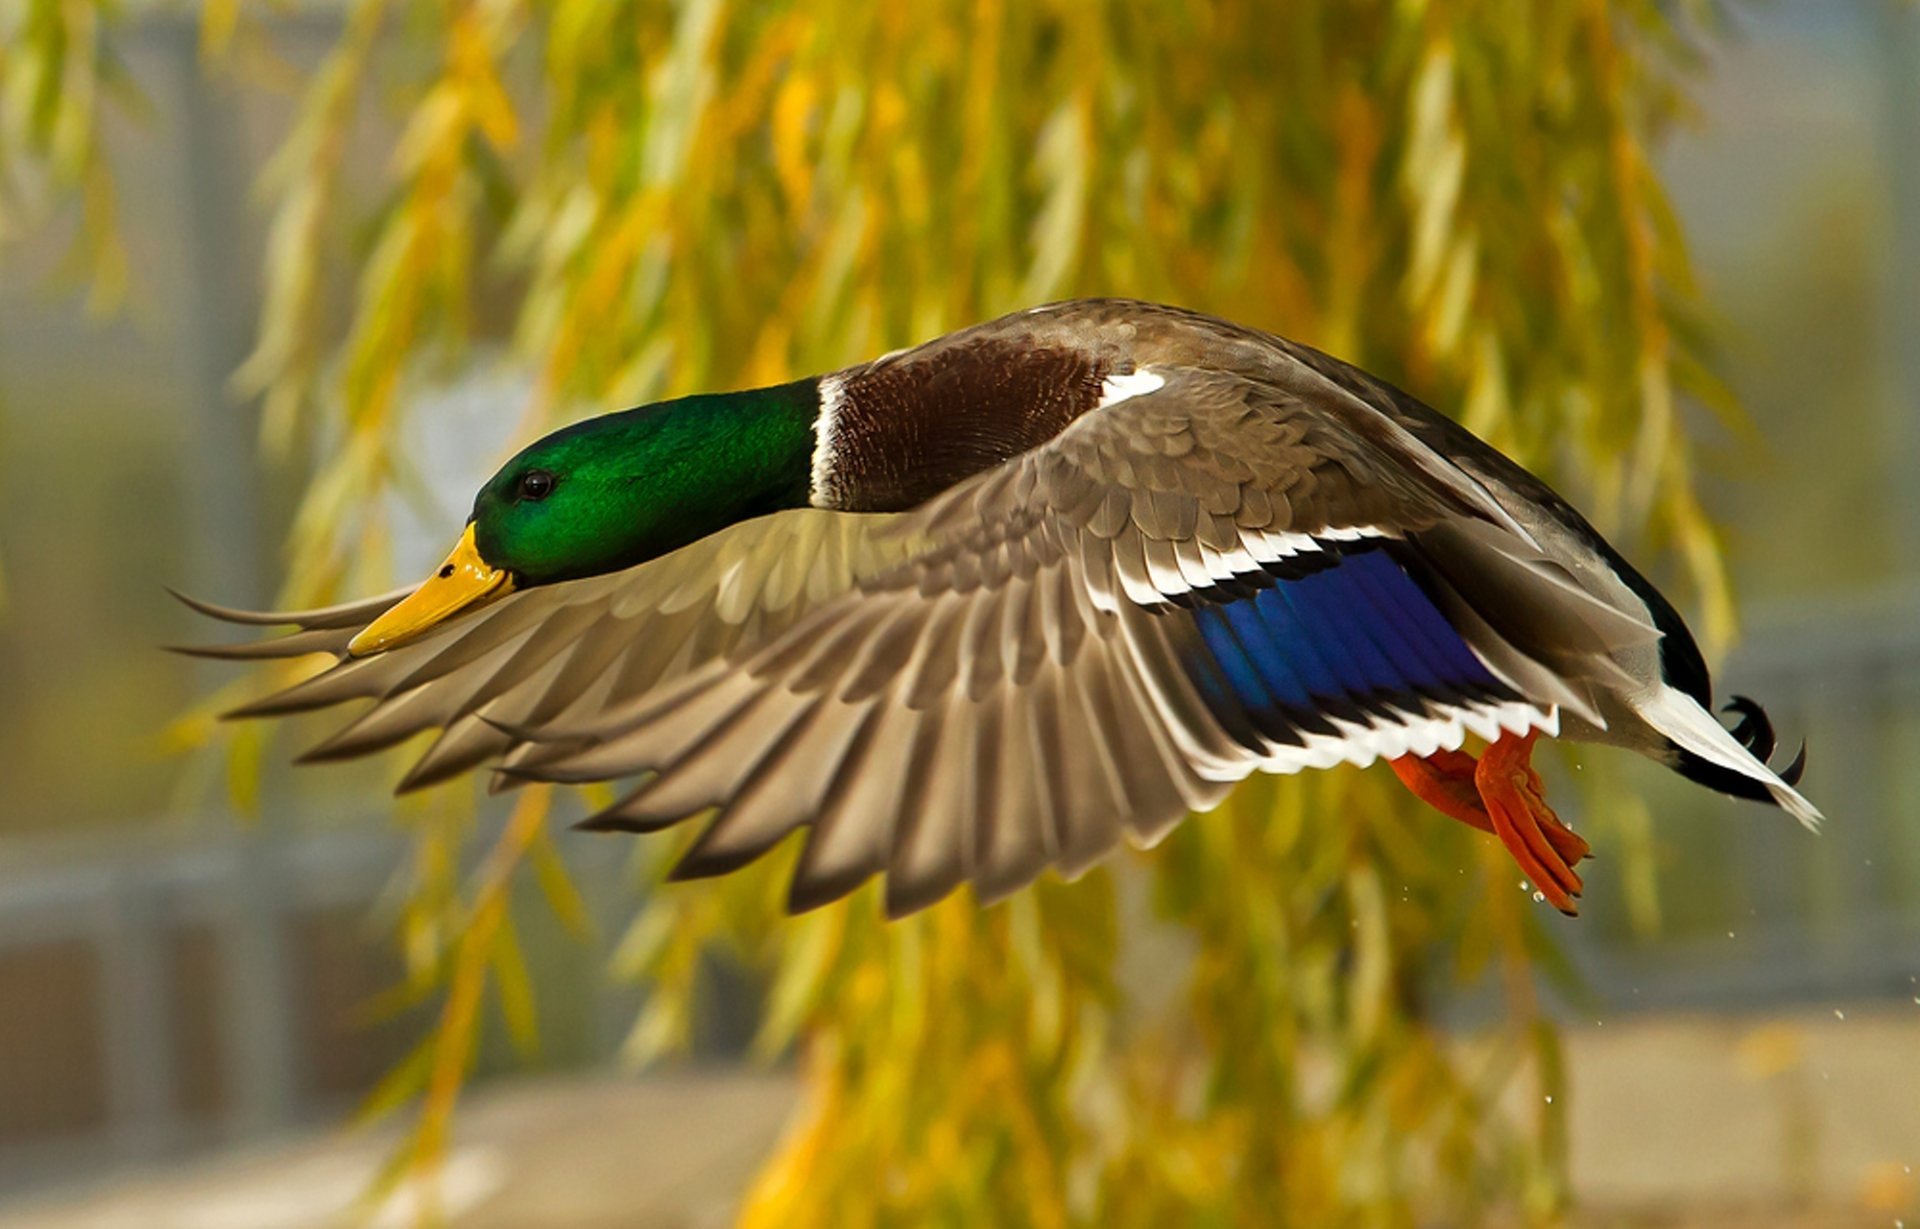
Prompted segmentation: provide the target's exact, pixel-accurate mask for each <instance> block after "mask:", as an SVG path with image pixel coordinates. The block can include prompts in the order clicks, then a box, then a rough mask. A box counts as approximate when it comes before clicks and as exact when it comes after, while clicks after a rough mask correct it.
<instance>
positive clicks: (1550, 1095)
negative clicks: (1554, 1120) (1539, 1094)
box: [1547, 1093, 1553, 1105]
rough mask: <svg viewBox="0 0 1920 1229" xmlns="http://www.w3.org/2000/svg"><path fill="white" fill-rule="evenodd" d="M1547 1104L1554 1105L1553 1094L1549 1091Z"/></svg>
mask: <svg viewBox="0 0 1920 1229" xmlns="http://www.w3.org/2000/svg"><path fill="white" fill-rule="evenodd" d="M1547 1104H1548V1105H1552V1104H1553V1094H1552V1093H1548V1094H1547Z"/></svg>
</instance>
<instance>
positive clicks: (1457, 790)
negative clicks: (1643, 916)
mask: <svg viewBox="0 0 1920 1229" xmlns="http://www.w3.org/2000/svg"><path fill="white" fill-rule="evenodd" d="M1537 737H1538V734H1537V733H1536V732H1534V731H1528V732H1527V733H1526V734H1502V735H1501V736H1500V738H1499V739H1497V740H1496V741H1495V742H1493V743H1492V744H1491V745H1490V746H1488V748H1487V749H1486V751H1485V753H1483V754H1482V755H1481V757H1480V758H1479V760H1477V761H1476V760H1475V759H1474V757H1472V756H1471V755H1468V754H1467V753H1466V752H1464V751H1440V752H1436V753H1435V754H1433V755H1430V756H1425V757H1421V756H1414V755H1408V756H1402V757H1401V758H1399V759H1397V760H1394V761H1393V762H1392V763H1393V771H1394V774H1395V775H1396V776H1398V777H1399V778H1400V780H1401V781H1402V782H1403V783H1405V785H1406V786H1407V788H1408V789H1410V790H1412V791H1413V793H1414V794H1416V795H1417V796H1419V797H1420V798H1421V799H1422V800H1423V801H1425V802H1426V803H1427V804H1428V805H1429V806H1432V807H1433V808H1434V809H1435V810H1437V811H1439V812H1440V813H1441V814H1443V815H1447V816H1450V817H1452V818H1454V819H1457V820H1459V821H1460V822H1461V823H1464V824H1467V825H1469V826H1471V827H1473V828H1477V829H1479V830H1480V831H1482V832H1491V833H1493V834H1494V835H1495V836H1498V837H1499V838H1500V843H1501V844H1503V845H1505V846H1506V847H1507V851H1508V852H1509V853H1511V854H1512V855H1513V858H1514V861H1515V862H1517V863H1519V864H1520V869H1521V871H1522V872H1524V873H1525V874H1526V876H1527V878H1528V879H1529V880H1530V881H1531V882H1532V883H1533V885H1534V887H1535V888H1536V889H1537V890H1538V891H1539V893H1540V894H1541V896H1543V897H1544V898H1546V900H1547V901H1548V902H1549V903H1551V904H1552V905H1553V907H1554V908H1556V909H1558V910H1560V912H1562V913H1565V914H1567V915H1569V916H1572V915H1574V914H1577V913H1578V912H1579V906H1578V905H1576V904H1575V901H1576V900H1577V898H1578V897H1579V896H1580V893H1581V891H1582V889H1583V888H1584V886H1585V885H1584V884H1582V883H1581V880H1580V876H1579V875H1578V874H1576V873H1575V872H1574V869H1573V868H1574V866H1575V865H1576V864H1577V863H1579V861H1580V860H1581V859H1582V858H1585V857H1587V856H1588V855H1589V853H1591V847H1590V846H1588V844H1587V842H1586V841H1585V840H1584V839H1582V838H1581V836H1580V835H1579V834H1578V833H1576V832H1574V830H1573V829H1571V828H1569V827H1567V826H1566V825H1565V824H1564V823H1562V822H1561V821H1560V817H1559V816H1557V815H1555V814H1554V813H1553V808H1552V807H1550V806H1548V805H1547V800H1546V797H1545V794H1544V792H1543V787H1542V785H1541V781H1540V774H1539V773H1537V772H1535V771H1534V770H1533V765H1532V764H1531V763H1530V759H1531V757H1532V754H1533V744H1534V740H1535V739H1536V738H1537Z"/></svg>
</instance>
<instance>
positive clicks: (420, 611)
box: [347, 525, 513, 657]
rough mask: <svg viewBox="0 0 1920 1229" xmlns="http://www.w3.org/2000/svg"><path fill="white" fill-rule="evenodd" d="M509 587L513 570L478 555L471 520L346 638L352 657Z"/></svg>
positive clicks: (407, 637)
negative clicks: (413, 580) (411, 584)
mask: <svg viewBox="0 0 1920 1229" xmlns="http://www.w3.org/2000/svg"><path fill="white" fill-rule="evenodd" d="M511 592H513V574H512V573H510V572H508V571H506V570H505V569H504V568H496V567H494V566H492V565H491V564H489V563H488V562H487V561H486V560H484V559H482V558H480V551H479V549H478V548H477V547H475V546H474V544H473V526H472V525H468V526H467V531H466V532H465V533H463V534H461V535H460V543H459V545H457V546H455V547H454V548H453V553H452V554H451V555H448V556H447V561H446V562H445V563H443V564H441V565H440V566H439V568H437V569H436V570H435V571H434V573H433V575H431V576H429V577H427V578H426V580H424V581H422V582H421V583H420V587H419V588H418V589H415V590H414V591H413V592H412V593H409V594H407V596H405V597H403V598H401V599H400V601H399V603H398V604H397V605H395V606H394V607H393V608H392V609H391V610H389V611H387V613H385V614H383V615H381V616H380V617H379V618H377V619H375V620H374V621H373V622H371V623H369V624H367V625H366V627H365V628H363V629H361V632H360V634H359V635H358V636H355V637H354V638H353V639H352V640H350V641H349V642H348V643H347V653H348V655H349V656H352V657H368V656H371V655H372V654H375V653H384V652H386V651H387V650H388V649H392V648H398V647H399V646H401V645H403V644H406V643H408V642H409V641H413V640H418V639H419V638H420V637H422V636H424V635H426V634H427V633H428V632H430V631H432V630H433V629H434V628H436V627H438V626H440V625H441V624H442V623H445V622H446V621H447V620H448V619H451V618H453V616H455V615H457V614H460V613H462V612H464V611H468V610H476V609H478V608H479V607H481V606H484V605H486V604H487V603H488V602H491V601H493V600H495V599H496V598H501V597H505V596H506V595H507V594H509V593H511Z"/></svg>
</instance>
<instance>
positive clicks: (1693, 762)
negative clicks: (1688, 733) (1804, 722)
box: [1674, 696, 1807, 803]
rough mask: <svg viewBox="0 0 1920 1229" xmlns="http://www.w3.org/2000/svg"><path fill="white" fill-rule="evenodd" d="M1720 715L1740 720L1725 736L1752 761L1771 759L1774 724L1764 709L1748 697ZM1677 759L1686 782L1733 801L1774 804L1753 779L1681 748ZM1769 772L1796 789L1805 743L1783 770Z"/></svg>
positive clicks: (1734, 700)
mask: <svg viewBox="0 0 1920 1229" xmlns="http://www.w3.org/2000/svg"><path fill="white" fill-rule="evenodd" d="M1721 711H1722V712H1725V713H1732V714H1734V715H1735V716H1736V717H1738V718H1739V720H1738V721H1736V722H1735V723H1734V725H1733V728H1732V729H1731V730H1729V731H1728V733H1730V734H1732V735H1733V738H1734V741H1735V742H1738V743H1739V744H1740V745H1741V746H1743V747H1745V748H1746V749H1747V751H1748V752H1749V753H1751V754H1752V756H1753V758H1755V759H1757V760H1759V761H1760V762H1761V763H1762V764H1766V763H1767V761H1768V760H1770V759H1772V758H1773V752H1774V748H1775V746H1776V745H1777V744H1776V742H1775V739H1774V732H1773V721H1772V719H1771V718H1769V717H1768V716H1767V710H1766V709H1764V708H1762V707H1761V706H1760V704H1759V703H1758V702H1757V701H1755V700H1752V699H1750V698H1748V697H1747V696H1733V697H1731V698H1730V699H1729V701H1728V703H1727V705H1726V706H1725V707H1724V708H1723V709H1721ZM1674 754H1675V756H1676V759H1675V762H1674V768H1675V770H1676V771H1678V772H1679V773H1680V775H1681V776H1683V777H1686V778H1687V779H1688V780H1689V781H1694V782H1697V783H1698V784H1701V785H1704V786H1706V787H1707V788H1708V789H1711V790H1717V791H1719V792H1720V793H1723V794H1729V795H1732V796H1733V797H1735V798H1749V799H1752V800H1754V801H1757V802H1768V803H1771V802H1774V801H1776V800H1775V798H1774V796H1773V794H1772V793H1771V792H1770V791H1769V790H1768V789H1767V786H1766V783H1765V782H1763V781H1757V780H1755V779H1754V778H1752V777H1748V776H1743V775H1742V774H1740V773H1737V772H1734V771H1733V770H1732V769H1730V768H1723V767H1721V766H1720V765H1718V764H1715V763H1712V762H1711V761H1709V760H1705V759H1702V758H1701V757H1700V756H1698V755H1695V754H1694V753H1693V752H1691V751H1688V750H1686V749H1685V748H1683V747H1678V746H1676V747H1675V748H1674ZM1768 767H1769V768H1770V769H1772V771H1773V772H1774V774H1775V775H1776V776H1778V777H1779V778H1780V779H1781V780H1782V781H1784V782H1785V783H1786V784H1787V785H1789V786H1798V785H1799V784H1800V778H1801V777H1802V776H1803V775H1805V773H1806V770H1807V744H1806V743H1805V742H1804V741H1803V742H1801V744H1800V750H1799V751H1798V752H1797V753H1795V755H1794V757H1793V759H1792V761H1791V762H1789V763H1788V764H1787V765H1786V766H1785V767H1784V768H1772V765H1770V764H1769V765H1768Z"/></svg>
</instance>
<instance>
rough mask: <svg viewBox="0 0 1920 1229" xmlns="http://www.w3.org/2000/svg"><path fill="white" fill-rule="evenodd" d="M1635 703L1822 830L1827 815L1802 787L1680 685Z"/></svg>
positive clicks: (1650, 720) (1689, 747)
mask: <svg viewBox="0 0 1920 1229" xmlns="http://www.w3.org/2000/svg"><path fill="white" fill-rule="evenodd" d="M1633 707H1634V711H1635V712H1637V713H1639V714H1640V717H1641V719H1642V720H1644V721H1645V722H1646V723H1647V724H1648V725H1650V726H1652V727H1653V728H1654V729H1656V730H1658V731H1660V732H1661V733H1662V734H1665V735H1666V736H1667V737H1668V738H1670V739H1672V740H1673V741H1674V743H1675V744H1676V745H1677V746H1679V747H1680V748H1682V749H1683V750H1686V751H1691V752H1693V754H1695V755H1697V756H1699V757H1700V758H1701V759H1703V760H1706V761H1707V762H1708V763H1710V764H1718V765H1719V766H1720V767H1722V768H1725V769H1728V770H1730V771H1732V772H1737V773H1739V774H1740V775H1741V776H1743V777H1748V778H1751V779H1752V780H1755V781H1758V782H1760V784H1762V785H1764V786H1766V787H1767V792H1768V793H1769V794H1772V795H1773V799H1774V801H1775V802H1778V803H1779V804H1780V808H1781V809H1782V810H1784V811H1786V812H1787V813H1788V814H1789V815H1791V816H1793V817H1794V818H1795V819H1797V820H1799V821H1800V823H1801V824H1802V825H1803V826H1805V827H1806V828H1807V830H1808V831H1810V832H1817V831H1819V828H1820V824H1821V822H1822V821H1823V820H1824V819H1825V816H1823V815H1821V814H1820V812H1819V810H1818V809H1817V808H1816V807H1815V806H1814V805H1813V804H1812V803H1811V802H1808V801H1807V800H1806V799H1805V798H1803V797H1801V796H1800V793H1799V791H1797V790H1795V789H1794V788H1793V787H1792V786H1791V785H1788V784H1787V783H1786V782H1785V781H1782V780H1781V779H1780V776H1779V774H1778V773H1776V772H1774V771H1773V769H1771V768H1768V767H1767V766H1766V765H1765V764H1763V763H1761V762H1760V761H1759V760H1758V759H1757V758H1755V757H1754V755H1753V753H1752V752H1750V751H1748V750H1747V749H1746V748H1745V747H1743V746H1741V745H1740V743H1739V742H1738V740H1736V739H1735V738H1734V736H1733V735H1732V734H1730V733H1728V732H1727V729H1726V727H1725V726H1723V725H1721V724H1720V723H1719V722H1718V721H1716V720H1714V716H1713V714H1712V713H1710V712H1708V711H1707V710H1706V709H1704V708H1702V707H1700V704H1699V703H1698V702H1697V701H1696V700H1694V698H1693V697H1692V696H1690V695H1688V694H1687V693H1686V692H1684V691H1681V690H1679V689H1678V688H1675V687H1667V686H1662V687H1661V688H1660V689H1659V690H1657V691H1655V692H1654V693H1653V695H1652V696H1651V697H1650V698H1649V699H1647V700H1645V701H1640V702H1636V703H1635V704H1634V706H1633Z"/></svg>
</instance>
